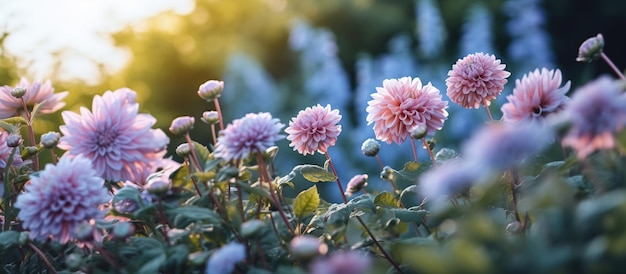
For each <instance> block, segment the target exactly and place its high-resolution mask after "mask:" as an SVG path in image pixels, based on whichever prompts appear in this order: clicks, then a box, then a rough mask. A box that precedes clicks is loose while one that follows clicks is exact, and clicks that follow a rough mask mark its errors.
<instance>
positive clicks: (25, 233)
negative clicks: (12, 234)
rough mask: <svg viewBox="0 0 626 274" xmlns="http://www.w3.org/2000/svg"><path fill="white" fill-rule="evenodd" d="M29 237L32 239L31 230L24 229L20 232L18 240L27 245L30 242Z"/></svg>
mask: <svg viewBox="0 0 626 274" xmlns="http://www.w3.org/2000/svg"><path fill="white" fill-rule="evenodd" d="M28 239H30V232H28V231H22V232H20V236H18V237H17V242H18V243H19V244H20V245H25V244H26V243H27V242H28Z"/></svg>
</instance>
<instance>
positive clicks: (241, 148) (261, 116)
mask: <svg viewBox="0 0 626 274" xmlns="http://www.w3.org/2000/svg"><path fill="white" fill-rule="evenodd" d="M283 126H284V125H283V124H281V123H280V121H279V120H278V119H276V118H272V115H271V114H269V113H267V112H261V113H248V114H246V116H244V117H243V118H240V119H236V120H234V121H233V122H232V124H229V125H228V126H226V128H225V129H224V130H222V131H220V136H219V137H218V138H217V145H216V146H215V151H214V155H215V157H218V158H222V159H225V160H227V161H230V160H236V159H243V158H246V157H248V155H249V154H250V153H254V152H259V153H262V152H264V151H265V150H266V149H268V148H269V147H271V146H273V145H274V143H275V142H276V141H278V140H280V139H282V138H284V136H283V135H281V134H280V130H281V128H282V127H283Z"/></svg>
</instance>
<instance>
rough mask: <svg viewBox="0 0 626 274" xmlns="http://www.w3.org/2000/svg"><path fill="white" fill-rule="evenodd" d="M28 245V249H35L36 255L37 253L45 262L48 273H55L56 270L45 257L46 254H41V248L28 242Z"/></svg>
mask: <svg viewBox="0 0 626 274" xmlns="http://www.w3.org/2000/svg"><path fill="white" fill-rule="evenodd" d="M28 247H30V249H32V250H33V251H35V253H37V255H39V257H40V258H41V260H42V261H43V263H44V264H46V266H47V267H48V271H50V273H53V274H56V273H57V271H56V270H55V269H54V267H53V266H52V264H51V263H50V261H48V258H46V255H45V254H43V252H41V250H40V249H39V248H38V247H37V246H35V245H34V244H33V243H30V242H29V243H28Z"/></svg>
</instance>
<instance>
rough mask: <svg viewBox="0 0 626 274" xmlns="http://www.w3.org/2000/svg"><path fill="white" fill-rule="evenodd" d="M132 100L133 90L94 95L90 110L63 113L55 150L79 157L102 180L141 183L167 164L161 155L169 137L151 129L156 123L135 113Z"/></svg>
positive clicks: (144, 115)
mask: <svg viewBox="0 0 626 274" xmlns="http://www.w3.org/2000/svg"><path fill="white" fill-rule="evenodd" d="M135 98H136V93H135V92H134V91H132V90H130V89H128V88H122V89H118V90H116V91H107V92H105V93H104V95H102V96H98V95H96V96H95V97H94V98H93V105H92V111H89V110H88V109H86V108H81V109H80V114H77V113H74V112H70V111H64V112H63V113H62V116H63V120H64V121H65V125H63V126H61V127H60V130H61V132H62V133H63V137H61V140H60V142H59V144H58V147H59V148H61V149H65V150H67V152H66V154H67V155H70V156H77V155H79V154H83V155H84V156H85V157H86V158H88V159H90V160H91V161H92V162H93V165H94V168H95V169H96V171H97V172H98V175H99V176H101V177H103V178H104V179H106V180H130V181H132V182H134V183H136V184H143V183H145V180H146V178H147V176H148V175H149V174H150V173H152V172H154V171H156V169H157V168H158V167H161V166H163V165H167V164H168V163H167V162H168V160H167V159H163V156H164V155H165V152H166V151H165V147H166V145H167V144H168V143H169V138H168V137H167V136H166V135H165V133H164V132H163V131H162V130H160V129H152V128H151V127H152V126H153V125H154V124H155V123H156V119H155V118H154V117H153V116H152V115H150V114H141V113H138V109H139V104H137V103H136V102H135Z"/></svg>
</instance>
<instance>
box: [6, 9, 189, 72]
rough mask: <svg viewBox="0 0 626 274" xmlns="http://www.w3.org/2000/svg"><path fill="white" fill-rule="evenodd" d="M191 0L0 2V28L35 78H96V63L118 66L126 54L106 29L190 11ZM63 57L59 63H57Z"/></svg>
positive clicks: (108, 67)
mask: <svg viewBox="0 0 626 274" xmlns="http://www.w3.org/2000/svg"><path fill="white" fill-rule="evenodd" d="M193 6H194V4H193V1H191V0H184V1H182V0H176V1H172V0H132V1H128V0H55V1H46V0H22V1H2V2H0V32H9V33H10V35H9V37H8V38H7V40H6V48H7V51H8V52H10V53H11V54H13V55H16V56H18V57H19V58H20V59H21V61H22V62H21V63H20V65H21V66H23V67H26V68H27V70H28V72H29V73H30V74H32V76H34V77H36V78H42V77H47V76H48V75H50V74H51V73H52V71H54V70H56V72H57V73H58V76H59V77H61V78H62V79H67V80H69V79H75V78H78V79H83V80H87V81H89V82H92V83H93V82H97V81H98V75H99V69H100V68H99V66H98V64H99V63H100V64H102V69H105V70H106V71H108V72H112V71H116V70H118V69H120V68H121V67H122V66H123V65H124V64H125V63H126V62H127V60H128V59H129V57H130V56H129V53H128V52H126V51H124V50H122V49H119V48H115V47H114V46H113V45H112V40H111V39H110V38H109V36H108V34H109V33H112V32H115V31H118V30H120V29H122V28H123V27H124V26H126V25H128V24H134V23H137V22H138V21H140V20H141V19H143V18H146V17H149V16H153V15H155V14H158V13H159V12H163V11H167V10H173V11H174V12H176V13H181V14H182V13H188V12H190V11H191V10H192V9H193ZM58 57H62V60H63V61H62V62H57V60H59V59H60V58H58Z"/></svg>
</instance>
